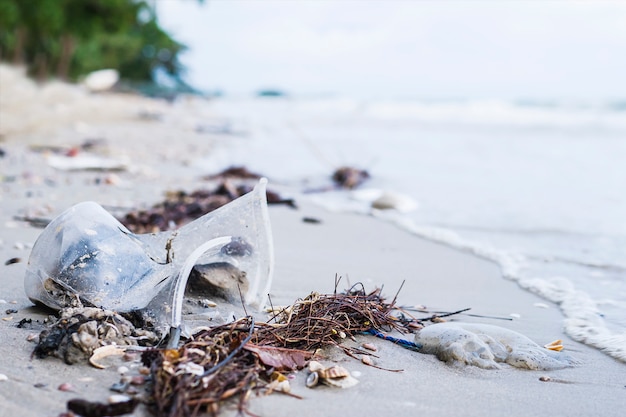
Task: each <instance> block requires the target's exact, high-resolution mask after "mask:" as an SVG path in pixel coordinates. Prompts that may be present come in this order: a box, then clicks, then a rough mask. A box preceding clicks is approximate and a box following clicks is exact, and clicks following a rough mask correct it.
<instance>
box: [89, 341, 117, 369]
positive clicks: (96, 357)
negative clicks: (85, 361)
mask: <svg viewBox="0 0 626 417" xmlns="http://www.w3.org/2000/svg"><path fill="white" fill-rule="evenodd" d="M124 352H125V350H124V349H122V348H120V347H119V346H115V345H106V346H101V347H99V348H97V349H96V350H94V351H93V355H91V357H90V358H89V363H90V364H92V365H93V366H95V367H96V368H98V369H104V368H108V367H109V366H110V365H107V364H105V363H104V361H103V360H104V359H105V358H107V357H109V356H123V355H124Z"/></svg>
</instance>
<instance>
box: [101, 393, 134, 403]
mask: <svg viewBox="0 0 626 417" xmlns="http://www.w3.org/2000/svg"><path fill="white" fill-rule="evenodd" d="M107 401H108V402H109V404H115V403H125V402H127V401H130V397H129V396H128V395H122V394H113V395H111V396H109V398H107Z"/></svg>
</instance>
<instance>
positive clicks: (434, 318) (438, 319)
mask: <svg viewBox="0 0 626 417" xmlns="http://www.w3.org/2000/svg"><path fill="white" fill-rule="evenodd" d="M430 321H432V322H433V323H445V322H447V320H446V319H442V318H441V317H433V318H432V319H431V320H430Z"/></svg>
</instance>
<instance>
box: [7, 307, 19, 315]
mask: <svg viewBox="0 0 626 417" xmlns="http://www.w3.org/2000/svg"><path fill="white" fill-rule="evenodd" d="M5 313H6V314H15V313H17V310H16V309H14V308H9V309H8V310H6V311H5Z"/></svg>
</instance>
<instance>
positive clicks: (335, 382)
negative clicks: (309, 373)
mask: <svg viewBox="0 0 626 417" xmlns="http://www.w3.org/2000/svg"><path fill="white" fill-rule="evenodd" d="M321 380H322V382H323V383H324V384H326V385H330V386H331V387H336V388H350V387H353V386H355V385H356V384H358V383H359V380H358V379H356V378H354V377H353V376H352V375H349V374H348V375H346V376H343V377H340V378H321Z"/></svg>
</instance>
